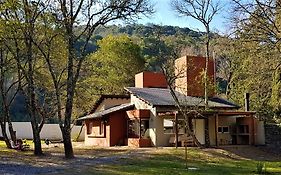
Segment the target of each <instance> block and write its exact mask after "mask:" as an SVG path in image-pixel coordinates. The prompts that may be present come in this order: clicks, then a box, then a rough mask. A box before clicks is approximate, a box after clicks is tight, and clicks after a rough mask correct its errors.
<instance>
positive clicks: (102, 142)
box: [85, 119, 110, 147]
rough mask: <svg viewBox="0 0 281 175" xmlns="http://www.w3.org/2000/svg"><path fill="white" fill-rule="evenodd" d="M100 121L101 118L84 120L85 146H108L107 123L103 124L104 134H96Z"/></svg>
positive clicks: (108, 129) (108, 131) (108, 130)
mask: <svg viewBox="0 0 281 175" xmlns="http://www.w3.org/2000/svg"><path fill="white" fill-rule="evenodd" d="M100 123H101V119H96V120H86V121H85V126H86V131H85V145H86V146H102V147H108V146H110V140H109V139H110V126H109V125H108V124H105V130H104V135H100V134H97V135H95V134H96V132H98V131H97V130H99V127H98V126H100ZM91 126H92V131H89V129H90V128H91ZM90 130H91V129H90Z"/></svg>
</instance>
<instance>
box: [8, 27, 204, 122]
mask: <svg viewBox="0 0 281 175" xmlns="http://www.w3.org/2000/svg"><path fill="white" fill-rule="evenodd" d="M76 30H83V26H80V27H77V28H76ZM203 34H204V33H203V32H197V31H193V30H191V29H189V28H180V27H177V26H159V25H154V24H147V25H142V24H131V25H125V26H121V25H109V26H103V27H99V28H98V29H97V30H96V31H95V33H94V35H93V36H92V38H91V42H90V45H89V46H88V47H87V53H89V54H92V53H94V52H95V51H97V50H98V47H99V46H98V44H97V42H98V41H100V40H102V39H103V38H105V37H107V36H109V35H112V36H119V35H128V36H129V37H130V40H132V41H133V43H135V44H137V45H138V46H139V47H140V57H141V59H143V61H144V67H142V68H141V69H139V71H143V70H151V71H159V70H160V66H161V65H162V64H163V63H165V61H166V59H167V57H166V56H165V57H161V56H162V55H171V54H176V55H174V56H178V55H179V53H174V52H178V51H180V50H181V49H183V48H185V47H190V48H191V47H192V48H193V49H194V48H197V50H200V47H201V46H200V45H201V42H202V36H203ZM83 44H84V41H83V40H80V41H78V42H77V43H76V47H77V50H78V48H80V46H81V45H83ZM159 52H161V56H160V54H159ZM104 78H108V77H104ZM129 79H130V81H129V82H124V84H122V85H120V86H121V89H122V86H126V85H127V86H129V85H133V77H130V78H129ZM112 81H115V80H112ZM116 81H120V80H116ZM100 82H104V81H100ZM115 84H118V83H116V82H115ZM97 86H98V84H97ZM100 86H107V85H104V84H102V83H101V85H100ZM96 88H97V89H98V88H99V87H96ZM121 89H120V87H119V88H118V89H111V90H110V91H106V92H96V93H94V94H100V93H121V92H120V91H122V90H121ZM86 108H87V107H85V110H87V109H86ZM88 110H90V109H88ZM11 116H12V120H13V121H30V119H29V117H28V113H27V110H26V109H25V99H24V96H23V95H20V94H19V95H18V96H17V97H16V98H15V101H14V102H13V104H12V107H11ZM48 122H51V123H52V122H56V121H55V120H54V119H52V118H50V119H48Z"/></svg>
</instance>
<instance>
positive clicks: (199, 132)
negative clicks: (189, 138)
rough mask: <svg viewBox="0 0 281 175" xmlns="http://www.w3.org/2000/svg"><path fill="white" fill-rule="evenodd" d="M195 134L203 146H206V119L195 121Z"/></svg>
mask: <svg viewBox="0 0 281 175" xmlns="http://www.w3.org/2000/svg"><path fill="white" fill-rule="evenodd" d="M193 123H194V125H193V126H194V134H195V136H196V138H197V139H198V141H199V142H200V143H201V144H205V121H204V119H193Z"/></svg>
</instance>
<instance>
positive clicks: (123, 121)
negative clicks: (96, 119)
mask: <svg viewBox="0 0 281 175" xmlns="http://www.w3.org/2000/svg"><path fill="white" fill-rule="evenodd" d="M127 118H128V117H127V114H126V112H125V111H119V112H115V113H113V114H112V115H111V116H110V117H109V125H110V146H116V145H125V143H126V138H127Z"/></svg>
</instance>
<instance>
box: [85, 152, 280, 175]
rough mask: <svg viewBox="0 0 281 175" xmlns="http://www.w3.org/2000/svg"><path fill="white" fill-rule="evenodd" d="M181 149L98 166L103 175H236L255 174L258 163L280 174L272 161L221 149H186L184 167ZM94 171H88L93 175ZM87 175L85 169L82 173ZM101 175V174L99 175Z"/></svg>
mask: <svg viewBox="0 0 281 175" xmlns="http://www.w3.org/2000/svg"><path fill="white" fill-rule="evenodd" d="M184 155H185V154H184V149H183V148H180V149H178V150H176V149H173V148H172V149H159V150H154V151H153V152H150V153H149V154H146V155H143V156H136V157H130V158H127V159H123V160H122V161H121V163H120V164H118V165H116V164H114V165H100V166H98V167H97V168H98V170H99V172H103V174H120V175H121V174H122V175H124V174H147V175H148V174H155V175H156V174H163V175H165V174H167V175H168V174H175V175H176V174H194V175H196V174H198V175H201V174H202V175H220V174H221V175H240V174H257V173H256V168H257V164H258V163H259V162H261V163H264V164H265V167H266V172H267V173H266V174H281V162H280V161H279V160H278V159H275V160H267V161H261V160H251V159H247V158H243V157H241V156H238V155H235V154H233V153H231V152H229V151H225V150H221V149H203V150H202V149H198V148H189V149H188V158H187V167H188V169H186V165H185V156H184ZM94 171H96V169H92V173H94ZM87 172H88V174H90V173H89V170H87V171H86V172H85V173H87ZM101 174H102V173H101Z"/></svg>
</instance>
